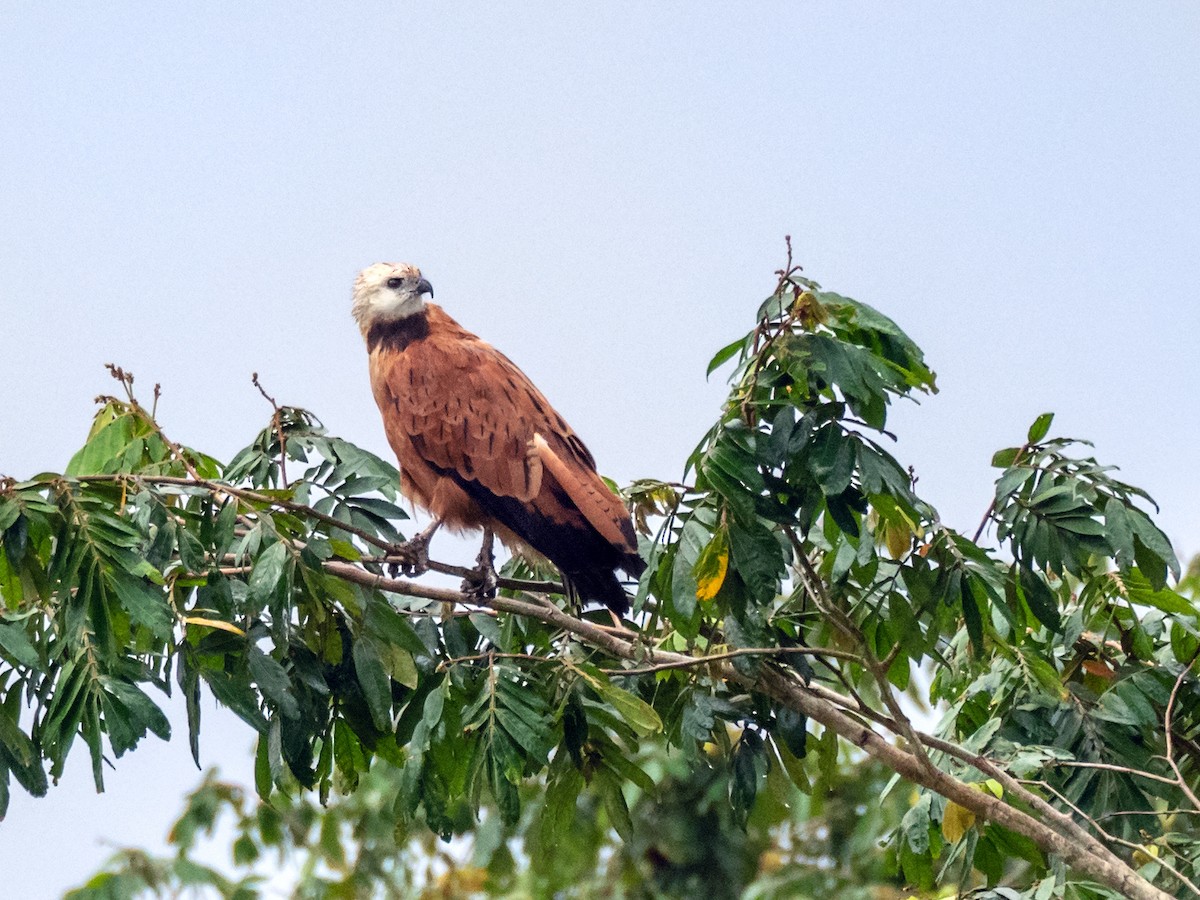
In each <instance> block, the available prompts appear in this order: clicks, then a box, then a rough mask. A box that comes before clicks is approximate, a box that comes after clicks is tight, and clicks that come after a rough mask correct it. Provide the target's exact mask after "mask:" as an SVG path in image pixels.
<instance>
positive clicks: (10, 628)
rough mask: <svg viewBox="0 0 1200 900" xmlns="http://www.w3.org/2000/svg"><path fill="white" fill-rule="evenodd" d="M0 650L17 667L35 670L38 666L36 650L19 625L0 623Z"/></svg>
mask: <svg viewBox="0 0 1200 900" xmlns="http://www.w3.org/2000/svg"><path fill="white" fill-rule="evenodd" d="M0 650H2V651H4V653H6V654H7V655H8V656H9V657H10V658H11V659H13V660H16V662H17V663H18V664H19V665H22V666H28V667H29V668H31V669H36V668H38V666H39V665H40V662H41V661H40V660H39V659H38V653H37V650H35V649H34V646H33V644H31V643H30V642H29V638H28V636H27V635H26V634H25V629H24V628H22V627H21V626H20V625H16V624H10V623H8V622H0Z"/></svg>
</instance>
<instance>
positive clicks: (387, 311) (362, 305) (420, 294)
mask: <svg viewBox="0 0 1200 900" xmlns="http://www.w3.org/2000/svg"><path fill="white" fill-rule="evenodd" d="M426 294H428V295H429V296H430V297H432V296H433V286H432V285H431V284H430V283H429V282H428V281H426V280H425V279H424V278H423V277H421V270H420V269H418V268H417V267H416V266H410V265H409V264H408V263H375V265H373V266H367V267H366V268H365V269H363V270H362V271H361V272H359V273H358V277H357V278H355V279H354V303H353V305H352V306H351V307H350V313H351V314H352V315H353V316H354V320H355V321H356V322H358V327H359V329H360V330H361V331H362V333H363V335H364V336H365V335H366V333H367V332H368V331H370V330H371V326H373V325H378V324H383V323H386V322H398V321H399V320H400V319H404V318H407V317H408V316H412V315H415V314H417V313H419V312H421V310H423V309H424V308H425V295H426Z"/></svg>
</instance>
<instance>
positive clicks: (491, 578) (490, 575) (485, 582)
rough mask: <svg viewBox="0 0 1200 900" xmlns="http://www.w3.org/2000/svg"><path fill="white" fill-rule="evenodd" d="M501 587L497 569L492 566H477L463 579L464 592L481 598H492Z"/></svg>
mask: <svg viewBox="0 0 1200 900" xmlns="http://www.w3.org/2000/svg"><path fill="white" fill-rule="evenodd" d="M497 587H499V583H498V581H497V576H496V570H495V569H494V568H492V567H491V566H487V567H486V568H485V567H484V566H477V567H476V568H474V569H472V570H471V574H470V575H468V576H467V577H466V578H464V579H463V580H462V588H461V590H462V592H463V593H464V594H467V595H469V596H471V597H475V598H477V599H479V600H490V599H492V598H493V597H495V596H496V589H497Z"/></svg>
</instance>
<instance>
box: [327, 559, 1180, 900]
mask: <svg viewBox="0 0 1200 900" xmlns="http://www.w3.org/2000/svg"><path fill="white" fill-rule="evenodd" d="M325 568H326V570H327V571H329V572H330V573H332V574H334V575H337V576H338V577H341V578H345V579H346V580H348V581H353V582H356V583H358V584H362V585H364V586H367V587H372V588H376V589H378V590H382V591H387V592H391V593H398V594H404V595H408V596H416V597H424V598H428V599H432V600H438V601H441V602H444V603H458V604H470V605H477V606H487V607H490V608H492V609H495V610H496V611H498V612H508V613H514V614H516V615H521V616H528V617H530V618H533V619H536V620H538V621H541V622H544V623H545V624H547V625H552V626H554V627H556V628H560V629H562V630H563V631H566V632H568V633H570V634H573V635H575V636H576V637H578V638H581V639H582V640H583V641H585V642H586V643H588V644H591V645H592V646H594V647H597V648H599V649H601V650H604V651H606V652H608V653H610V654H612V655H613V656H616V657H619V658H621V659H628V660H632V661H635V662H637V661H641V660H644V659H645V658H646V657H647V656H649V657H650V659H651V662H652V664H653V665H661V664H664V663H676V664H677V665H678V666H680V667H684V666H693V665H696V664H697V658H696V657H691V656H687V655H686V654H680V653H672V652H667V651H663V650H652V649H649V648H646V647H644V646H642V645H640V644H637V643H635V641H634V640H632V639H631V638H626V637H623V636H621V635H619V634H614V633H612V630H610V629H604V628H601V627H599V626H597V625H595V624H594V623H592V622H588V621H586V620H584V619H579V618H576V617H574V616H570V615H568V614H567V613H565V612H563V611H562V610H560V609H559V608H558V607H555V606H551V605H544V604H539V603H532V602H530V601H527V600H521V599H519V598H512V597H495V598H492V599H488V600H480V599H478V598H473V597H469V596H468V595H466V594H462V593H459V592H457V591H451V590H446V589H443V588H435V587H430V586H427V585H422V584H417V583H416V582H412V581H408V580H403V579H391V578H385V577H383V576H382V575H374V574H372V573H370V572H366V571H364V570H362V569H360V568H358V567H357V566H353V565H350V564H349V563H342V562H337V561H327V562H326V563H325ZM717 665H718V666H719V667H720V675H721V677H722V678H723V679H724V680H726V681H728V682H732V683H737V684H740V685H743V686H744V687H747V688H750V689H753V690H757V691H761V692H763V693H765V694H767V695H768V696H771V697H773V698H774V699H775V700H777V701H778V702H780V703H782V704H784V705H785V706H788V707H789V708H791V709H794V710H796V711H797V712H800V713H802V714H803V715H805V716H807V717H808V718H809V719H811V720H812V721H814V722H819V723H820V724H821V725H823V726H825V727H826V728H830V729H832V730H833V731H834V732H835V733H836V734H838V735H840V736H841V737H843V738H844V739H846V740H848V741H849V742H850V743H852V744H854V746H856V747H858V748H860V749H861V750H863V752H865V753H867V754H868V755H869V756H871V757H872V758H874V759H877V760H878V761H880V762H881V763H883V764H884V765H885V766H887V767H888V768H890V769H891V770H892V771H894V772H898V773H899V774H900V775H902V776H903V777H905V778H907V779H908V780H909V781H911V782H913V783H915V784H919V785H921V786H923V787H926V788H928V789H929V790H932V791H934V792H936V793H938V794H940V795H941V796H943V797H945V798H947V799H948V800H952V801H954V802H955V803H957V804H958V805H959V806H962V807H964V808H965V809H968V810H970V811H971V812H972V813H974V814H975V816H976V817H977V818H979V819H983V820H987V821H992V822H995V823H996V824H998V825H1001V826H1003V827H1005V828H1008V829H1010V830H1012V831H1014V832H1016V833H1018V834H1021V835H1024V836H1025V837H1027V838H1029V839H1030V840H1032V841H1033V842H1034V843H1035V844H1037V845H1038V846H1039V847H1040V848H1041V849H1042V850H1044V851H1045V852H1047V853H1051V854H1055V855H1057V856H1060V857H1062V859H1063V860H1064V861H1065V862H1066V863H1067V864H1069V865H1071V866H1073V867H1075V868H1077V869H1079V870H1080V871H1082V872H1085V873H1087V874H1088V875H1089V876H1091V877H1093V878H1095V879H1096V880H1098V881H1101V882H1103V883H1104V884H1107V885H1108V886H1109V887H1112V888H1113V889H1114V890H1117V891H1120V892H1121V893H1123V894H1124V895H1125V896H1127V897H1130V898H1132V900H1170V895H1169V894H1167V893H1165V892H1164V891H1161V890H1159V889H1158V888H1156V887H1154V885H1152V884H1150V883H1149V882H1148V881H1146V880H1145V879H1144V878H1142V877H1141V876H1140V875H1139V874H1138V873H1137V872H1135V871H1134V870H1133V869H1131V868H1130V867H1129V866H1128V865H1126V864H1125V863H1123V862H1122V861H1121V860H1120V859H1118V858H1117V857H1116V856H1115V855H1113V854H1112V853H1111V851H1108V850H1107V849H1106V848H1103V847H1102V846H1099V847H1098V846H1097V845H1096V841H1095V839H1094V838H1093V837H1092V835H1090V834H1089V833H1088V832H1087V830H1086V829H1084V828H1081V827H1080V826H1079V825H1078V824H1077V823H1075V822H1074V821H1073V820H1072V819H1070V817H1069V816H1065V815H1063V814H1062V813H1059V812H1058V811H1057V810H1053V807H1049V804H1046V806H1047V807H1049V809H1051V810H1053V812H1054V824H1055V825H1056V826H1057V828H1055V827H1051V825H1049V824H1047V823H1046V822H1044V821H1040V820H1038V819H1036V818H1034V817H1033V816H1032V815H1030V814H1029V813H1026V812H1023V811H1021V810H1020V809H1017V808H1016V807H1014V806H1011V805H1010V804H1008V803H1006V802H1004V801H1003V800H1001V799H999V798H997V797H993V796H992V795H990V794H987V793H985V792H983V791H979V790H976V789H975V788H974V787H972V786H971V785H969V784H966V783H964V782H962V781H959V780H958V779H957V778H954V777H953V776H951V775H949V774H947V773H945V772H942V771H940V770H938V769H936V768H934V767H933V766H932V765H928V764H926V765H923V764H922V763H921V761H920V758H919V757H918V756H917V755H916V753H914V752H909V751H906V750H903V749H901V748H899V747H895V746H893V745H892V744H890V743H888V742H887V741H885V740H884V739H883V738H882V737H881V736H880V735H879V734H878V733H876V732H875V731H873V730H872V729H870V728H869V727H867V726H866V725H864V724H862V723H861V722H858V721H856V720H854V719H852V718H849V717H848V716H847V715H846V714H845V713H843V712H842V711H840V710H839V709H838V708H837V707H836V706H834V705H833V704H832V703H830V702H829V701H828V700H826V699H822V697H821V696H820V695H819V693H818V692H816V691H814V690H812V689H811V688H810V687H809V686H806V685H804V684H802V683H800V682H799V681H797V680H796V679H794V678H792V677H789V676H788V675H785V674H784V673H783V672H781V671H779V670H777V669H775V668H773V667H771V666H763V667H762V668H761V669H760V670H759V673H758V675H757V676H756V677H750V676H746V675H743V674H741V673H740V672H738V671H737V670H736V669H735V668H734V667H733V666H732V665H730V664H729V663H728V662H719V663H717ZM916 740H917V742H918V745H919V743H920V739H919V738H916ZM950 746H952V745H950ZM959 752H965V751H961V750H960V751H959ZM992 768H995V767H994V766H993V767H992ZM997 771H998V770H997ZM1006 777H1007V778H1009V779H1011V776H1006ZM1024 793H1025V794H1027V795H1029V796H1036V795H1032V793H1031V792H1028V791H1025V792H1024ZM1041 802H1042V803H1045V801H1041ZM1064 820H1065V821H1064ZM1058 829H1061V831H1060V830H1058ZM1064 832H1065V833H1064Z"/></svg>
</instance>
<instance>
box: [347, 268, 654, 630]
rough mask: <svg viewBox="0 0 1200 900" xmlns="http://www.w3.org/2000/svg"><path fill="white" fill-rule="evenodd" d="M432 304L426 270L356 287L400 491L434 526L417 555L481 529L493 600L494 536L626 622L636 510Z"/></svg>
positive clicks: (356, 307)
mask: <svg viewBox="0 0 1200 900" xmlns="http://www.w3.org/2000/svg"><path fill="white" fill-rule="evenodd" d="M427 297H429V298H432V297H433V288H432V286H430V284H429V282H428V281H426V280H425V279H424V278H423V277H422V276H421V272H420V270H419V269H417V268H416V267H415V266H411V265H407V264H393V263H376V264H375V265H373V266H369V267H368V268H366V269H364V270H363V271H362V272H360V273H359V275H358V277H357V278H356V279H355V282H354V302H353V306H352V310H351V311H352V313H353V315H354V318H355V320H356V321H357V323H358V327H359V329H360V330H361V332H362V336H363V339H364V340H365V341H366V345H367V351H368V353H369V355H370V373H371V389H372V391H373V392H374V395H375V402H376V403H377V404H378V405H379V411H380V412H381V413H382V414H383V427H384V430H385V431H386V433H387V438H388V443H390V444H391V446H392V450H394V451H395V453H396V458H397V459H398V460H399V463H400V489H401V492H402V493H403V494H404V495H405V496H406V497H407V498H408V499H409V500H411V501H412V502H413V503H414V504H415V505H416V506H418V507H420V508H422V509H424V510H426V511H428V512H429V514H430V515H431V516H432V517H433V522H432V524H431V525H430V526H429V527H428V528H427V529H425V530H424V531H423V532H422V533H421V534H419V535H418V536H417V537H416V538H414V539H413V541H410V542H409V543H410V545H414V546H412V547H410V549H415V550H416V551H417V552H418V553H419V552H421V551H423V550H424V549H425V547H427V545H428V541H429V538H430V537H432V535H433V532H434V531H436V530H437V528H438V527H439V526H442V525H445V526H446V527H448V528H451V529H453V530H456V531H460V532H461V531H465V530H482V531H483V534H484V543H483V549H482V550H481V551H480V556H479V565H480V569H479V573H480V578H481V580H482V582H483V584H482V590H484V591H486V592H490V591H492V590H494V587H495V573H494V571H493V570H492V565H491V563H492V554H491V544H492V536H493V535H495V536H496V537H499V538H500V540H501V541H502V542H504V544H505V545H507V546H508V547H509V548H510V549H511V550H514V551H517V552H527V551H528V550H530V549H532V550H534V551H536V552H537V553H538V554H540V555H541V556H543V557H545V558H546V559H548V560H550V562H552V563H553V564H554V565H555V566H557V567H558V569H559V570H560V571H561V572H562V574H563V577H564V579H565V580H566V581H567V583H568V584H569V585H570V587H571V588H573V589H574V591H575V592H576V593H577V594H578V595H579V596H580V598H581V599H582V600H584V601H597V602H600V603H603V604H604V605H606V606H607V607H608V608H609V609H611V610H613V611H614V612H615V613H617V614H621V613H624V612H625V611H626V610H627V609H628V608H629V599H628V597H627V596H626V593H625V590H624V588H623V587H622V586H621V582H620V581H619V580H618V578H617V574H616V570H618V569H620V570H623V571H625V572H626V573H628V574H629V575H631V576H633V577H635V578H636V577H637V576H639V575H641V573H642V572H643V571H644V570H645V568H646V563H645V562H644V561H643V560H642V559H641V557H640V556H638V553H637V542H636V539H635V536H634V531H633V524H632V522H631V521H630V516H629V512H628V510H627V509H626V508H625V505H624V504H623V503H622V502H621V499H620V498H619V497H618V496H617V495H616V494H614V493H613V492H612V491H611V490H610V489H609V488H608V486H607V485H606V484H605V483H604V481H603V480H602V479H601V478H600V476H599V475H598V474H597V473H596V463H595V460H594V459H593V458H592V454H591V453H590V452H588V449H587V447H586V446H584V443H583V441H581V440H580V439H579V437H578V435H576V434H575V432H574V431H573V430H572V429H571V426H569V425H568V424H567V423H566V422H565V421H564V420H563V417H562V416H560V415H559V414H558V413H557V412H555V410H554V407H552V406H551V405H550V402H549V401H548V400H547V399H546V398H545V396H544V395H543V394H542V392H541V391H539V390H538V389H537V388H536V387H535V386H534V384H533V382H531V381H530V380H529V378H528V377H526V375H525V373H524V372H522V371H521V370H520V369H518V368H517V367H516V365H515V364H513V362H512V361H511V360H509V358H508V357H507V356H505V355H504V354H503V353H501V352H500V351H499V350H497V349H496V348H494V347H493V346H492V345H491V344H488V343H487V342H486V341H483V340H481V339H480V338H479V337H477V336H475V335H474V334H472V333H471V332H469V331H467V330H466V329H465V328H463V327H462V326H461V325H459V324H458V323H457V322H456V321H454V319H452V318H451V317H450V316H449V315H447V314H446V312H445V311H444V310H442V308H441V307H439V306H436V305H435V304H433V303H430V302H428V301H427V299H426V298H427ZM477 587H478V586H477Z"/></svg>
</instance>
